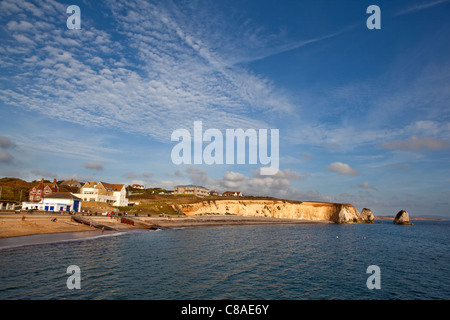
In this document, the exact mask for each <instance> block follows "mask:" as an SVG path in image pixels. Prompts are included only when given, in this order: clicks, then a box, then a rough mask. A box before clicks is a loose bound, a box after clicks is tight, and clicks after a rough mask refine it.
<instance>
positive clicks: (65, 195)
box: [44, 192, 81, 201]
mask: <svg viewBox="0 0 450 320" xmlns="http://www.w3.org/2000/svg"><path fill="white" fill-rule="evenodd" d="M44 198H45V199H69V200H78V201H81V199H80V198H78V197H76V196H74V195H73V194H71V193H70V192H55V193H52V194H50V195H48V196H46V197H44Z"/></svg>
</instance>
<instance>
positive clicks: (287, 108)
mask: <svg viewBox="0 0 450 320" xmlns="http://www.w3.org/2000/svg"><path fill="white" fill-rule="evenodd" d="M372 4H375V5H378V6H379V7H380V10H381V29H379V30H376V29H375V30H369V29H368V28H367V27H366V20H367V18H368V17H369V16H370V15H369V14H367V13H366V9H367V7H368V6H369V5H372ZM69 5H78V6H79V7H80V10H81V29H80V30H69V29H68V28H67V26H66V20H67V18H68V17H69V16H70V14H67V13H66V9H67V7H68V6H69ZM449 13H450V1H447V0H413V1H400V0H399V1H381V0H376V1H362V0H354V1H323V0H314V1H313V0H311V1H256V0H248V1H243V0H240V1H234V0H233V1H222V0H221V1H219V0H215V1H206V0H205V1H140V0H132V1H121V2H118V1H107V0H105V1H75V0H74V1H70V2H61V1H53V0H40V1H25V0H3V1H1V2H0V22H1V23H0V39H1V42H2V46H1V47H0V112H1V125H0V176H7V177H10V176H14V177H18V178H22V179H25V180H28V181H31V180H33V179H40V178H46V179H53V178H57V179H68V178H75V179H78V180H81V181H86V180H101V181H105V182H110V183H130V184H131V183H142V184H145V185H146V186H147V187H157V186H158V187H165V188H172V187H173V186H174V185H176V184H190V183H192V184H198V185H203V186H205V187H208V188H211V189H216V190H218V191H221V192H223V191H226V190H238V191H242V192H243V193H244V194H252V195H271V196H275V197H281V198H287V199H293V200H304V201H307V200H319V201H331V202H345V203H351V204H353V205H355V207H357V208H358V209H359V210H361V209H362V208H363V207H368V208H371V209H372V211H373V212H374V213H375V215H394V214H396V213H397V212H398V211H399V210H401V209H405V210H407V211H408V212H410V215H411V216H414V215H416V216H418V215H444V216H450V211H449V209H448V208H449V200H448V199H449V198H450V168H449V165H448V164H449V162H450V161H449V160H450V114H449V111H450V108H449V101H450V99H449V98H450V86H449V85H450V81H449V80H450V62H449V59H448V57H450V41H449V40H450V36H449V33H448V30H450V21H449V20H448V16H449ZM200 120H201V121H202V123H203V128H204V130H206V129H208V128H216V129H219V130H221V131H223V132H224V131H225V129H227V128H242V129H244V130H246V129H249V128H252V129H255V130H258V129H279V133H280V134H279V135H280V139H279V146H280V151H279V157H280V170H279V172H278V173H277V174H275V175H272V176H262V175H261V174H260V172H259V168H260V167H261V166H260V165H250V164H246V165H237V164H235V165H226V164H224V165H178V166H177V165H174V164H173V163H172V161H171V157H170V156H171V150H172V148H173V147H174V146H175V144H176V143H175V142H172V141H171V133H172V132H173V131H174V130H176V129H180V128H184V129H188V130H189V131H190V132H193V126H194V121H200Z"/></svg>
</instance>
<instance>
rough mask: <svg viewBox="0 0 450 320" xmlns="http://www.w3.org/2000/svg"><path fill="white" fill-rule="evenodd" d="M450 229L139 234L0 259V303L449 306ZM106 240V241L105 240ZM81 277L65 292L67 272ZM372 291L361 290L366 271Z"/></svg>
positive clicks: (19, 250)
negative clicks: (374, 280) (374, 275)
mask: <svg viewBox="0 0 450 320" xmlns="http://www.w3.org/2000/svg"><path fill="white" fill-rule="evenodd" d="M449 231H450V222H448V221H414V225H412V226H399V225H393V224H392V221H386V222H384V221H381V222H377V223H375V224H342V225H340V224H292V225H253V226H248V225H247V226H214V227H195V228H180V229H171V230H160V231H142V232H126V233H121V234H119V235H117V234H115V235H114V234H111V235H106V236H98V237H90V238H88V239H78V240H76V239H72V241H54V242H43V243H37V244H34V245H20V246H9V247H4V248H3V249H0V270H1V272H0V299H2V300H5V299H45V300H47V299H123V300H129V299H133V300H136V299H139V300H140V299H165V300H166V299H171V300H212V299H231V300H235V299H236V300H253V299H258V300H259V299H268V300H318V299H321V300H322V299H325V300H331V299H345V300H348V299H351V300H359V299H364V300H366V299H383V300H386V299H389V300H390V299H401V300H404V299H408V300H409V299H426V300H429V299H449V298H450V253H449V251H450V250H449V249H450V233H449ZM113 235H114V236H113ZM71 265H76V266H78V267H79V269H80V276H81V279H80V284H81V287H80V289H72V290H70V289H69V288H68V286H67V279H68V277H70V276H71V275H70V274H68V273H67V268H68V267H69V266H71ZM373 265H375V266H378V267H379V270H380V273H379V280H380V289H369V288H368V286H367V279H368V278H369V277H370V276H371V274H370V273H367V268H368V267H369V266H373Z"/></svg>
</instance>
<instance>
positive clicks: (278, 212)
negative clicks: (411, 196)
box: [182, 200, 363, 223]
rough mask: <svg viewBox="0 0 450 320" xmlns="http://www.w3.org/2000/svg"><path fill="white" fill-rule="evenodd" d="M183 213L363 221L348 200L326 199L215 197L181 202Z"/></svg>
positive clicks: (339, 221)
mask: <svg viewBox="0 0 450 320" xmlns="http://www.w3.org/2000/svg"><path fill="white" fill-rule="evenodd" d="M182 211H183V212H184V213H185V214H186V215H210V214H220V215H227V214H232V215H238V216H253V217H270V218H285V219H300V220H315V221H332V222H336V223H352V222H363V219H362V217H361V215H360V214H359V212H358V210H356V208H354V207H353V206H352V205H350V204H339V203H325V202H288V201H283V200H215V201H202V202H198V203H194V204H184V205H182Z"/></svg>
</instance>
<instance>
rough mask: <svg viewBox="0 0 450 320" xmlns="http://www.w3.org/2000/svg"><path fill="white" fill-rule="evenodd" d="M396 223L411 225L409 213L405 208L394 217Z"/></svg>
mask: <svg viewBox="0 0 450 320" xmlns="http://www.w3.org/2000/svg"><path fill="white" fill-rule="evenodd" d="M394 224H404V225H411V224H412V223H411V222H409V214H408V212H407V211H405V210H400V211H399V212H398V213H397V215H396V216H395V218H394Z"/></svg>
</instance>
